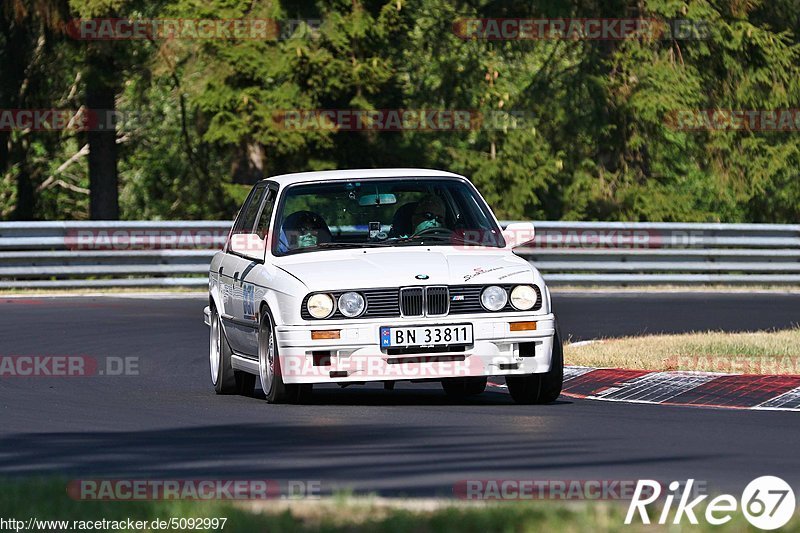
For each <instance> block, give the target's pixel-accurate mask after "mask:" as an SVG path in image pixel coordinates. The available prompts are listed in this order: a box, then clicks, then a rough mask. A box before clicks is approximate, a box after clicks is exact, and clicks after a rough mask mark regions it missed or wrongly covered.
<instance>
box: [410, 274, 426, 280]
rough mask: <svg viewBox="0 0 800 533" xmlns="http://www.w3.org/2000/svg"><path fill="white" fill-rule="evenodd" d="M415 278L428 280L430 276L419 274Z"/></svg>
mask: <svg viewBox="0 0 800 533" xmlns="http://www.w3.org/2000/svg"><path fill="white" fill-rule="evenodd" d="M414 277H415V278H417V279H428V278H429V277H430V276H428V275H427V274H417V275H416V276H414Z"/></svg>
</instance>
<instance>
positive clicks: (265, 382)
mask: <svg viewBox="0 0 800 533" xmlns="http://www.w3.org/2000/svg"><path fill="white" fill-rule="evenodd" d="M258 374H259V378H260V379H261V390H263V391H264V396H266V398H267V401H268V402H269V403H293V402H300V401H301V400H303V399H305V398H306V397H307V396H308V395H309V394H310V392H311V386H310V385H287V384H285V383H284V382H283V378H282V376H281V359H280V357H278V346H277V344H276V342H275V328H274V327H273V326H272V320H271V319H270V316H269V313H268V312H266V311H263V312H262V317H261V322H260V326H259V328H258Z"/></svg>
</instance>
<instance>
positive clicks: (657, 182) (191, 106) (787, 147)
mask: <svg viewBox="0 0 800 533" xmlns="http://www.w3.org/2000/svg"><path fill="white" fill-rule="evenodd" d="M108 16H113V17H127V16H129V17H137V18H142V17H143V18H153V17H166V18H182V19H190V18H222V19H236V18H251V19H274V20H279V21H286V20H291V19H304V20H310V21H312V24H311V25H303V24H300V25H298V26H297V27H296V28H294V31H293V32H292V33H291V35H282V36H281V38H274V39H273V38H270V39H266V40H259V39H250V40H247V39H246V40H236V39H215V40H202V39H197V40H192V39H171V40H170V39H155V40H153V41H118V42H111V43H98V42H81V41H75V40H73V39H71V38H70V37H69V36H67V35H66V34H65V33H63V32H62V31H60V29H59V28H60V27H61V23H62V22H64V21H66V20H68V19H69V18H72V17H108ZM614 16H617V17H622V18H635V17H641V18H646V19H657V20H662V21H667V20H674V19H684V20H694V21H702V22H703V23H704V26H703V27H704V28H705V29H707V30H708V35H707V36H703V35H701V37H703V38H699V39H697V38H696V39H679V38H674V37H675V36H672V35H669V34H664V35H645V36H641V37H638V38H632V39H625V40H617V41H613V40H612V41H592V40H527V41H525V40H523V41H492V40H482V39H466V40H464V39H461V38H459V36H457V35H456V33H454V31H453V27H454V23H455V22H456V21H458V20H459V19H463V18H485V17H525V18H548V17H577V18H591V17H597V18H608V17H614ZM315 21H318V22H319V24H316V23H315ZM798 30H800V18H798V7H797V4H796V2H794V1H793V0H775V1H770V0H748V1H747V2H734V3H725V2H718V1H716V0H682V1H676V0H642V1H641V2H629V1H623V0H572V1H570V2H543V3H536V4H531V3H530V2H522V1H511V2H506V3H503V4H498V3H493V2H492V3H487V2H483V1H480V0H468V1H462V2H450V1H447V0H360V1H356V2H350V1H339V0H328V1H323V0H307V1H304V2H288V1H278V0H248V1H244V0H174V1H158V2H142V1H134V0H68V1H67V0H62V1H56V0H53V1H50V2H34V1H32V0H27V1H26V0H13V1H12V0H8V2H6V3H4V4H3V8H2V9H0V57H2V59H3V61H4V63H3V64H4V65H6V64H8V65H9V67H8V68H7V69H5V71H4V75H3V77H2V78H3V79H2V81H0V107H2V108H51V107H55V108H71V109H77V108H78V107H79V106H80V105H81V103H82V100H81V98H80V95H81V94H83V93H84V91H85V88H86V84H87V83H91V80H89V81H87V76H88V74H89V72H87V68H86V58H87V55H88V54H91V53H100V52H102V53H106V54H111V55H112V57H113V58H114V61H115V64H116V65H117V66H118V67H119V68H117V69H115V71H114V72H107V73H105V75H106V76H109V77H112V78H113V77H117V78H118V80H117V81H118V82H119V83H118V86H119V94H118V98H117V107H118V109H119V110H120V111H121V113H122V115H123V117H124V119H123V121H122V122H121V123H120V124H119V125H118V129H117V131H118V138H119V144H118V146H119V163H118V167H119V174H120V206H121V213H122V216H123V217H124V218H128V219H136V218H206V217H212V218H213V217H221V218H230V216H231V215H232V213H233V212H234V211H235V210H236V209H237V207H238V204H239V202H240V200H241V195H242V194H241V191H242V190H243V189H246V186H247V185H248V184H252V183H253V182H254V181H255V180H257V179H258V178H260V177H262V176H265V175H274V174H278V173H283V172H295V171H303V170H316V169H328V168H359V167H385V166H423V167H432V168H443V169H450V170H453V171H456V172H460V173H463V174H465V175H467V176H469V177H470V178H472V179H473V181H474V182H475V183H476V185H477V186H478V187H479V189H480V190H481V192H482V193H483V194H484V196H485V197H486V199H487V200H488V201H489V202H490V203H491V204H492V206H493V207H494V208H495V210H496V212H497V214H498V216H499V217H500V218H504V219H524V218H527V219H543V218H548V219H558V218H563V219H585V220H632V221H637V220H653V221H723V222H736V221H754V222H796V221H797V220H798V219H800V180H798V170H797V169H798V168H800V166H799V165H798V163H800V136H798V133H799V132H798V131H797V130H795V131H793V132H764V131H748V130H735V131H714V130H697V131H691V130H690V131H683V130H680V129H677V128H675V127H674V124H673V123H671V119H670V117H672V116H674V114H675V113H676V112H679V111H681V110H751V109H752V110H771V109H792V108H796V107H798V102H800V44H799V43H798V37H797V36H798ZM41 42H44V43H45V45H44V46H37V43H41ZM6 73H8V75H6ZM21 90H22V91H21ZM20 95H22V96H20ZM319 109H357V110H379V109H418V110H422V109H430V110H469V111H470V112H471V113H473V116H482V117H484V118H486V117H492V116H498V115H497V114H499V113H510V114H511V115H513V116H515V117H517V118H516V119H515V120H512V121H510V122H505V123H502V124H500V125H499V126H498V125H497V124H495V125H494V126H493V127H487V124H486V123H484V125H483V126H482V127H479V128H475V129H471V130H469V131H464V130H460V131H459V130H457V131H403V132H377V131H338V132H337V131H334V130H331V129H313V128H311V129H291V128H286V127H285V124H284V123H282V122H281V120H279V117H280V116H281V113H282V112H283V111H287V110H319ZM85 143H86V134H85V133H84V132H65V133H56V132H0V145H2V146H0V174H2V176H0V218H2V219H9V218H15V217H16V218H30V217H35V218H43V219H53V218H86V217H87V215H88V198H87V190H86V189H87V187H88V184H89V180H88V166H87V164H86V157H85V155H80V154H81V148H82V147H83V146H84V145H85ZM4 147H10V149H5V148H4ZM76 154H78V156H77V157H74V156H76ZM67 161H72V162H71V163H70V164H69V165H67V166H66V167H63V165H64V164H65V162H67ZM26 191H27V192H26ZM26 195H27V196H26ZM26 198H28V200H26Z"/></svg>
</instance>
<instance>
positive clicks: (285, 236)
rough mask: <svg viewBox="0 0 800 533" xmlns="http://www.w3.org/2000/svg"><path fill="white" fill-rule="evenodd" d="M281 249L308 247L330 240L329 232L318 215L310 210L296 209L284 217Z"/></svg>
mask: <svg viewBox="0 0 800 533" xmlns="http://www.w3.org/2000/svg"><path fill="white" fill-rule="evenodd" d="M281 230H282V231H281V233H282V235H281V241H283V242H282V244H283V245H284V246H282V247H281V249H282V251H283V249H284V248H285V249H289V250H292V249H295V248H309V247H313V246H316V245H317V244H319V243H325V242H331V240H332V239H331V232H330V230H329V229H328V225H327V224H326V223H325V221H324V220H323V219H322V217H321V216H320V215H318V214H317V213H314V212H312V211H296V212H294V213H292V214H291V215H289V216H288V217H286V219H285V220H284V221H283V227H282V228H281Z"/></svg>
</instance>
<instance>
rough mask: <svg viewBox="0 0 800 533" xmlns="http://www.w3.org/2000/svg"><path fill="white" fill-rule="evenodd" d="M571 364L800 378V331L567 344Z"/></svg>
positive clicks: (710, 334)
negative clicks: (784, 375)
mask: <svg viewBox="0 0 800 533" xmlns="http://www.w3.org/2000/svg"><path fill="white" fill-rule="evenodd" d="M564 360H565V362H566V364H568V365H579V366H593V367H612V368H635V369H645V370H697V371H710V372H726V373H733V374H800V328H795V329H788V330H779V331H755V332H749V333H725V332H719V331H709V332H705V333H685V334H679V335H644V336H641V337H622V338H615V339H600V340H598V341H596V342H592V343H591V344H582V345H578V346H573V345H571V344H569V343H568V344H565V345H564Z"/></svg>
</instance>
